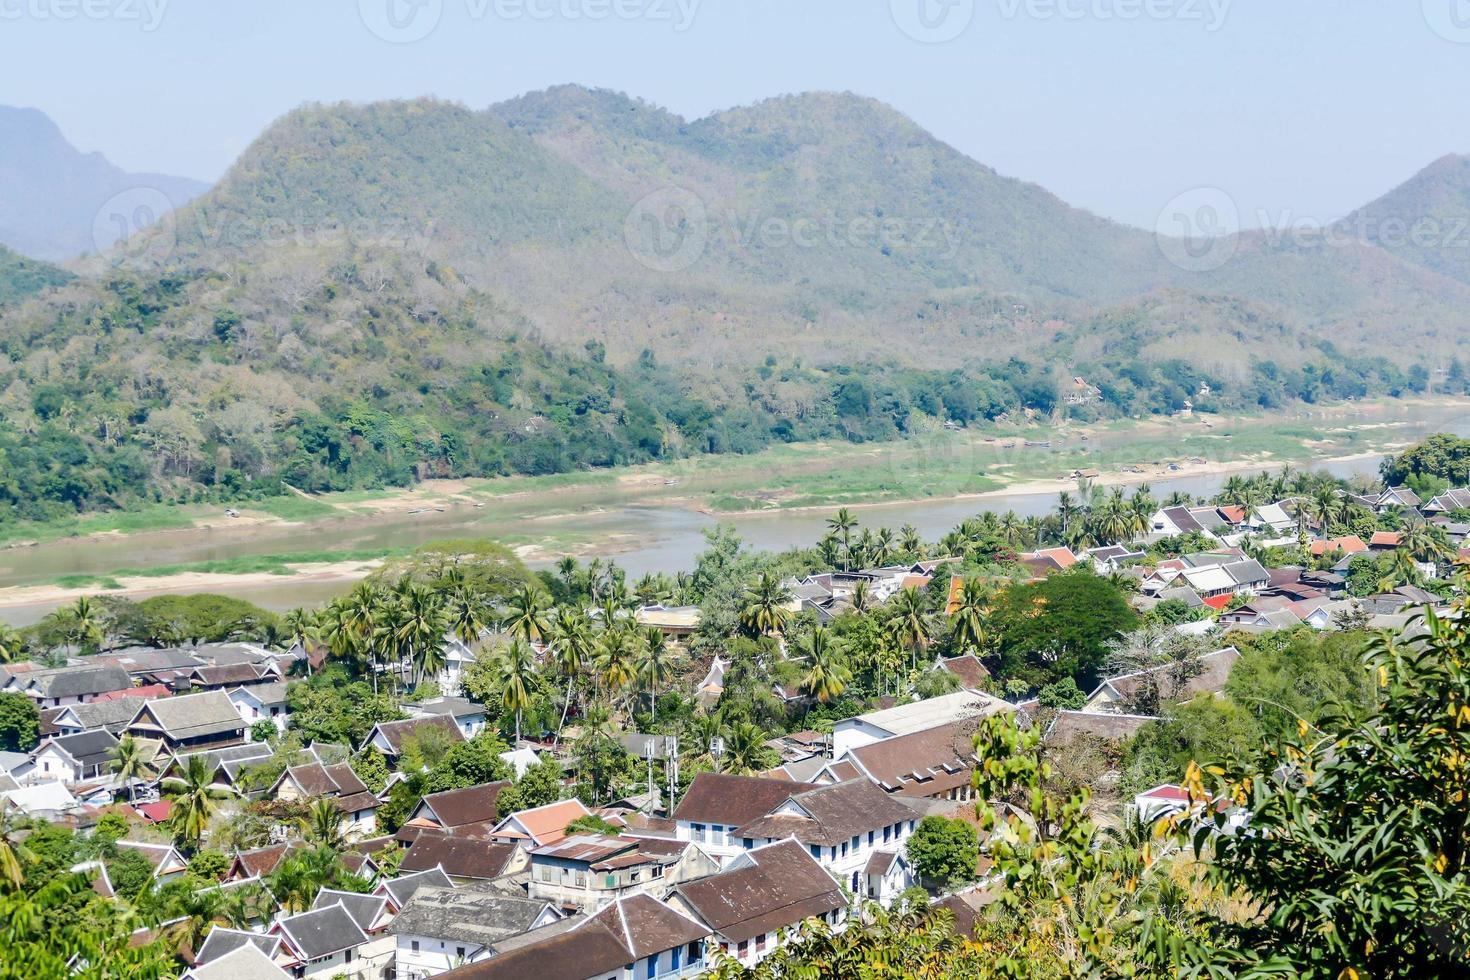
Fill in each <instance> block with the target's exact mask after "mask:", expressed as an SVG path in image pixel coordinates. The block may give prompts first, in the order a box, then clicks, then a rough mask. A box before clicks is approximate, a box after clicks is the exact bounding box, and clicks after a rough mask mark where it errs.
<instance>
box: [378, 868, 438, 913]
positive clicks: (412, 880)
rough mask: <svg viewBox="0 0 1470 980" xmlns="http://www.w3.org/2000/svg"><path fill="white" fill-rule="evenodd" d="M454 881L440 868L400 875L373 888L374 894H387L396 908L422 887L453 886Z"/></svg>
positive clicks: (404, 903)
mask: <svg viewBox="0 0 1470 980" xmlns="http://www.w3.org/2000/svg"><path fill="white" fill-rule="evenodd" d="M453 887H454V882H452V881H450V880H449V876H448V875H446V874H445V873H444V872H443V871H440V870H439V869H438V868H433V869H431V870H429V871H419V872H415V873H414V874H406V875H399V876H398V877H397V878H391V879H389V880H388V881H385V882H383V883H382V884H380V885H378V887H377V888H375V889H373V894H374V895H386V896H387V897H388V900H389V902H390V903H392V905H393V906H394V907H395V908H399V909H401V908H403V906H404V905H406V904H408V900H409V899H410V898H412V897H413V895H414V892H416V891H418V890H419V889H420V888H453Z"/></svg>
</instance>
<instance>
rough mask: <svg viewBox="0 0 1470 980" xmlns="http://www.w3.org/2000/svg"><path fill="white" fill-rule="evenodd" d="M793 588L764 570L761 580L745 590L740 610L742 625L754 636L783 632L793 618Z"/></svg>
mask: <svg viewBox="0 0 1470 980" xmlns="http://www.w3.org/2000/svg"><path fill="white" fill-rule="evenodd" d="M790 602H791V590H790V589H788V588H787V587H786V586H785V585H784V584H782V582H781V580H780V579H778V578H777V577H776V576H774V575H772V574H771V573H770V572H762V573H761V577H760V579H759V581H757V582H756V583H755V584H754V585H752V586H750V587H749V588H747V589H746V590H745V601H744V604H743V608H742V609H741V611H740V625H741V626H743V627H745V629H746V630H747V631H749V632H750V633H751V634H752V635H754V636H770V635H772V634H777V633H781V632H782V631H784V630H785V629H786V624H787V623H788V622H789V621H790V620H791V610H790V609H788V608H787V605H788V604H789V603H790Z"/></svg>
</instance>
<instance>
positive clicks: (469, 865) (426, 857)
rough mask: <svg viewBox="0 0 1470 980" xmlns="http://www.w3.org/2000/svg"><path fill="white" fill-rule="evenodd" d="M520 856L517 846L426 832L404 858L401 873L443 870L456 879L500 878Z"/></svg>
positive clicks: (415, 841)
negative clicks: (433, 869)
mask: <svg viewBox="0 0 1470 980" xmlns="http://www.w3.org/2000/svg"><path fill="white" fill-rule="evenodd" d="M515 855H516V845H514V844H496V843H494V842H493V841H487V840H483V839H481V838H476V837H456V836H454V835H453V834H441V833H437V832H435V831H432V830H426V831H424V832H423V833H421V834H419V835H418V837H417V838H416V839H415V840H414V842H413V845H412V846H411V847H409V849H408V851H407V852H406V853H405V854H404V855H403V863H402V864H400V865H399V866H398V867H399V869H400V870H401V871H404V872H408V871H428V870H429V869H430V868H434V867H441V868H443V869H444V873H445V874H447V875H449V876H450V877H453V878H498V877H500V876H501V875H503V874H505V872H506V867H507V866H508V865H509V864H510V862H511V859H512V858H514V857H515Z"/></svg>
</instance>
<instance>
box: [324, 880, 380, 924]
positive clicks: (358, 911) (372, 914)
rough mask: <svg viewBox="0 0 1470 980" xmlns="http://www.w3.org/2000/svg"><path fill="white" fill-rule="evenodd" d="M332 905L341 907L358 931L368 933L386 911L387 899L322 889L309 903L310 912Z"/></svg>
mask: <svg viewBox="0 0 1470 980" xmlns="http://www.w3.org/2000/svg"><path fill="white" fill-rule="evenodd" d="M332 905H340V906H342V907H343V908H344V909H346V910H347V914H348V915H350V916H352V921H353V922H356V923H357V927H358V928H359V929H361V930H362V931H363V932H369V931H371V930H372V928H373V926H374V925H376V924H377V922H378V920H379V919H380V918H382V916H383V914H384V912H385V911H386V910H387V908H388V899H387V897H386V896H384V895H363V894H359V893H357V892H344V891H338V890H336V889H334V888H323V889H322V890H321V891H319V892H317V893H316V901H315V902H312V903H311V908H312V911H318V910H320V909H324V908H327V907H329V906H332Z"/></svg>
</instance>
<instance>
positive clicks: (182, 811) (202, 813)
mask: <svg viewBox="0 0 1470 980" xmlns="http://www.w3.org/2000/svg"><path fill="white" fill-rule="evenodd" d="M218 770H219V765H218V764H217V763H214V762H211V761H210V760H209V759H207V758H205V756H204V755H202V754H201V755H193V756H190V757H189V761H188V762H187V763H186V764H185V765H184V774H183V776H181V777H170V778H168V779H165V780H164V785H165V786H166V787H168V788H169V789H171V790H174V791H175V794H174V797H173V809H172V811H171V812H170V813H169V817H168V820H169V827H170V829H171V830H172V831H173V835H174V840H175V841H176V842H178V843H179V844H180V845H182V846H184V847H187V848H192V847H195V846H197V845H198V843H199V839H200V838H201V837H203V836H204V832H205V831H206V830H208V829H209V821H210V820H212V819H213V818H214V815H215V812H216V811H217V810H218V807H217V806H216V804H215V801H216V800H219V799H222V798H223V797H224V796H226V795H227V794H226V792H225V791H224V790H221V789H219V788H217V787H216V786H215V785H214V774H215V773H216V772H217V771H218Z"/></svg>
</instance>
